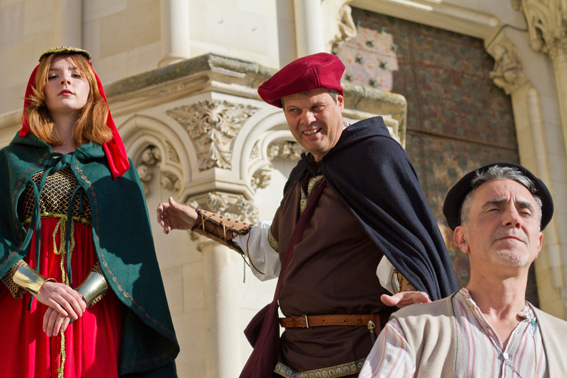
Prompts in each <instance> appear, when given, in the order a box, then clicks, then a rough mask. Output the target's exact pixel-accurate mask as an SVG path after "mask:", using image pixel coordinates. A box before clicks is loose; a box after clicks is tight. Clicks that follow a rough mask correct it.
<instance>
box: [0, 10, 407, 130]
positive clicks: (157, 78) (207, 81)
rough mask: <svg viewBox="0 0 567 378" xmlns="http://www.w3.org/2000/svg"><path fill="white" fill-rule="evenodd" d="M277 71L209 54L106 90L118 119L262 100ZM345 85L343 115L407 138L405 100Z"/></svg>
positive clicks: (142, 75)
mask: <svg viewBox="0 0 567 378" xmlns="http://www.w3.org/2000/svg"><path fill="white" fill-rule="evenodd" d="M325 3H326V2H325ZM325 3H323V4H325ZM343 3H344V2H343ZM276 71H277V70H276V69H273V68H268V67H265V66H262V65H260V64H258V63H255V62H250V61H245V60H240V59H234V58H228V57H224V56H220V55H216V54H205V55H201V56H198V57H195V58H191V59H187V60H184V61H182V62H178V63H174V64H170V65H168V66H164V67H161V68H157V69H155V70H152V71H148V72H144V73H141V74H139V75H134V76H131V77H128V78H125V79H122V80H118V81H116V82H113V83H110V84H108V85H106V86H105V91H106V94H107V97H108V101H109V104H110V106H111V108H112V115H113V116H114V117H115V118H116V117H119V116H121V115H126V114H131V113H133V112H137V111H140V110H143V109H147V108H150V107H153V106H157V105H160V104H167V103H169V102H172V101H173V100H177V99H179V98H187V97H191V96H193V95H197V94H202V93H204V92H207V91H210V92H211V91H214V92H216V93H224V94H229V95H234V96H238V97H241V98H244V99H255V100H261V99H260V97H259V95H258V93H257V89H258V87H259V86H260V85H261V84H262V83H263V82H264V81H266V80H267V79H269V78H270V77H271V76H272V75H273V74H274V73H275V72H276ZM342 86H343V88H344V94H345V112H348V111H351V112H362V113H368V114H372V115H390V116H392V117H393V118H394V119H395V120H396V121H397V122H398V124H399V131H400V133H401V134H404V133H405V124H406V114H407V103H406V99H405V98H404V97H403V96H402V95H399V94H395V93H390V92H382V91H380V90H377V89H372V88H367V87H362V86H357V85H352V84H348V83H342ZM12 118H15V116H14V117H11V118H10V120H11V119H12ZM1 120H2V119H1V118H0V121H1ZM1 126H2V123H0V127H1ZM400 139H401V140H402V141H403V140H405V137H403V136H401V138H400Z"/></svg>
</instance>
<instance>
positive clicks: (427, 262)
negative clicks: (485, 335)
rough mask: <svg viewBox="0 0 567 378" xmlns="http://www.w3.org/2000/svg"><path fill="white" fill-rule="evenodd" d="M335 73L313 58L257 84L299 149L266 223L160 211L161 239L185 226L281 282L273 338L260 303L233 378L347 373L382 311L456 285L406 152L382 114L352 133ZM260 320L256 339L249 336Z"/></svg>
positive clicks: (167, 207)
mask: <svg viewBox="0 0 567 378" xmlns="http://www.w3.org/2000/svg"><path fill="white" fill-rule="evenodd" d="M343 71H344V65H343V63H342V62H341V61H340V60H339V59H338V58H337V57H336V56H334V55H331V54H326V53H319V54H315V55H310V56H306V57H303V58H300V59H297V60H295V61H293V62H291V63H290V64H288V65H287V66H285V67H284V68H282V69H281V70H280V71H279V72H277V73H276V74H275V75H274V76H273V77H272V78H270V79H269V80H267V81H266V82H265V83H264V84H262V85H261V86H260V87H259V88H258V93H259V94H260V96H261V97H262V99H263V100H264V101H266V102H267V103H269V104H271V105H274V106H277V107H280V108H282V109H283V111H284V114H285V117H286V120H287V123H288V126H289V129H290V131H291V133H292V134H293V136H294V137H295V139H296V140H297V142H298V143H299V144H300V145H301V146H302V147H303V148H304V149H305V150H306V151H307V153H306V154H303V155H302V160H300V161H299V162H298V164H297V166H296V167H295V168H294V169H293V171H292V172H291V174H290V177H289V180H288V182H287V184H286V185H285V189H284V193H285V194H284V198H283V200H282V202H281V204H280V207H279V209H278V210H277V211H276V215H275V217H274V219H273V221H272V222H260V224H258V225H256V226H250V225H243V224H242V223H240V224H237V223H236V222H234V221H230V220H227V219H222V217H220V216H218V215H216V214H211V213H208V212H206V211H203V210H197V211H195V210H193V209H191V208H189V207H187V206H184V205H179V204H177V203H175V202H174V201H173V200H172V199H170V201H169V203H163V204H161V205H160V206H159V208H158V221H159V222H160V224H161V225H162V226H163V228H164V231H165V232H166V233H167V232H169V231H170V230H172V229H193V230H194V231H197V232H199V233H201V234H204V235H207V236H209V237H211V238H213V239H215V240H219V241H221V242H222V243H224V244H226V245H228V246H229V247H231V248H234V249H236V250H238V251H239V252H241V253H244V254H245V255H246V256H248V257H249V259H250V263H251V266H252V267H253V269H252V271H253V273H254V274H255V275H256V276H257V277H258V278H259V279H261V280H266V279H270V278H276V277H278V286H277V291H276V295H275V299H274V302H273V303H272V305H270V306H277V304H278V300H279V305H280V307H281V311H282V312H283V314H284V315H285V318H283V319H281V321H280V324H281V326H282V327H284V328H285V331H284V332H283V334H282V336H281V342H279V341H278V342H277V343H275V344H276V345H272V347H270V348H268V347H267V345H270V343H269V341H270V340H272V339H270V337H272V336H273V333H274V332H275V333H276V337H277V334H278V333H279V330H278V329H277V327H275V328H273V327H272V328H270V327H269V326H270V325H271V324H272V322H274V321H277V312H274V311H270V309H268V307H270V306H268V307H267V311H266V312H265V313H268V314H272V315H271V316H272V317H273V316H276V318H275V319H273V318H270V315H268V316H266V317H264V318H261V319H260V318H255V319H254V321H253V323H251V326H249V328H248V329H247V336H249V339H250V340H251V341H252V342H254V345H255V350H254V352H253V353H252V356H251V357H250V359H249V361H248V363H247V365H246V367H245V368H244V372H243V374H242V375H241V377H268V376H270V375H271V374H272V372H274V376H277V377H280V376H283V377H292V376H293V377H294V376H300V377H303V376H305V377H308V376H312V375H311V374H313V376H321V377H326V376H329V377H355V376H356V375H358V373H359V371H360V369H361V367H362V364H363V362H364V360H365V358H366V356H367V354H368V353H369V351H370V349H371V347H372V345H373V341H374V336H375V335H374V333H375V332H376V333H377V332H379V331H380V329H381V326H382V324H384V323H385V321H387V319H388V316H389V314H390V313H391V312H392V309H391V308H392V307H389V306H396V305H397V306H398V307H403V306H405V305H407V304H411V303H419V302H427V301H429V298H431V299H434V300H435V299H440V298H443V297H445V296H447V295H449V294H450V293H452V292H453V291H455V290H456V289H457V283H456V278H455V275H454V272H453V268H452V265H451V261H450V259H449V256H448V253H447V250H446V247H445V244H444V242H443V238H442V237H441V234H440V232H439V229H438V227H437V223H436V221H435V219H434V218H433V216H432V214H431V211H430V209H429V206H428V204H427V202H426V200H425V198H424V195H423V193H422V190H421V187H420V184H419V181H418V178H417V175H416V172H415V170H414V168H413V166H412V164H411V162H410V161H409V158H408V157H407V155H406V153H405V151H404V150H403V148H402V147H401V146H400V144H399V143H398V142H396V141H395V140H394V139H392V138H391V137H390V134H389V132H388V129H387V128H386V126H385V124H384V121H383V120H382V118H381V117H376V118H372V119H368V120H364V121H360V122H357V123H355V124H353V125H350V126H348V125H346V124H345V122H344V121H343V117H342V112H343V109H344V106H345V104H344V98H343V89H342V87H341V84H340V79H341V76H342V74H343ZM389 262H391V264H392V265H393V267H394V269H392V270H391V271H392V273H391V274H388V277H387V278H386V279H382V280H381V281H379V278H378V277H377V269H378V265H379V264H380V265H381V266H387V265H388V264H389ZM390 266H391V265H390ZM380 270H381V269H380ZM381 282H382V285H381ZM391 283H393V286H395V287H396V286H397V287H398V290H397V291H402V292H400V293H397V294H395V295H393V296H390V295H389V294H390V292H389V291H388V290H387V289H386V288H385V287H390V286H391ZM392 291H393V290H392ZM381 298H382V300H383V301H384V302H382V300H381ZM271 309H272V310H273V307H272V308H271ZM265 313H264V312H262V313H261V314H259V315H258V317H262V316H264V314H265ZM273 314H276V315H273ZM259 320H263V323H262V324H263V326H264V328H263V329H262V330H261V331H259V333H260V336H258V335H257V333H258V332H256V334H254V332H253V331H254V330H255V329H254V327H253V325H254V324H256V323H260V322H259ZM268 328H269V330H268ZM369 330H370V332H369ZM250 334H252V335H251V337H250ZM267 349H269V351H267ZM259 369H266V370H265V371H264V370H259Z"/></svg>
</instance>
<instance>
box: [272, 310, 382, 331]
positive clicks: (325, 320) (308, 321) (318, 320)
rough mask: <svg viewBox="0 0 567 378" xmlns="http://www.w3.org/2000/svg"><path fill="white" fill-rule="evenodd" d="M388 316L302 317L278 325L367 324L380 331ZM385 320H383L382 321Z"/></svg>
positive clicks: (292, 317) (300, 326)
mask: <svg viewBox="0 0 567 378" xmlns="http://www.w3.org/2000/svg"><path fill="white" fill-rule="evenodd" d="M383 315H384V316H383ZM389 316H390V314H373V315H309V316H307V315H303V316H290V317H287V318H280V324H281V326H282V327H284V328H310V327H320V326H347V325H351V326H368V322H369V321H372V322H374V323H375V326H376V328H378V331H379V329H381V328H382V327H383V325H384V324H386V322H387V321H388V317H389ZM382 318H385V319H382Z"/></svg>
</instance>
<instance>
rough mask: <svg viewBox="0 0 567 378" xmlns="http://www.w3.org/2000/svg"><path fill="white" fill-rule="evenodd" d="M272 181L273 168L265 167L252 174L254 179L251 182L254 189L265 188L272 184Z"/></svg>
mask: <svg viewBox="0 0 567 378" xmlns="http://www.w3.org/2000/svg"><path fill="white" fill-rule="evenodd" d="M271 181H272V168H271V167H264V168H260V169H258V170H257V171H256V172H254V174H253V175H252V180H251V182H250V185H251V186H252V189H254V190H257V189H264V188H266V187H267V186H268V185H270V182H271Z"/></svg>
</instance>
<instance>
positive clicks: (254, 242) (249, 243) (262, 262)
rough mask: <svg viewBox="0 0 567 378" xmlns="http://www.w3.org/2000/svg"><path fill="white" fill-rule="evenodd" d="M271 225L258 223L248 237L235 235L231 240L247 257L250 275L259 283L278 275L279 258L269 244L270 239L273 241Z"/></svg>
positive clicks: (271, 243)
mask: <svg viewBox="0 0 567 378" xmlns="http://www.w3.org/2000/svg"><path fill="white" fill-rule="evenodd" d="M271 225H272V222H269V221H268V222H259V223H258V224H257V225H256V226H254V227H252V228H251V229H250V233H249V234H248V235H237V236H236V237H235V238H234V239H232V240H233V241H234V242H235V243H236V244H238V246H239V247H240V248H241V249H242V251H243V252H244V255H245V256H248V258H249V259H250V265H251V270H252V273H253V274H254V275H255V276H256V277H257V278H258V279H259V280H260V281H267V280H271V279H273V278H277V277H278V276H279V274H280V267H281V263H280V257H279V254H278V252H277V250H274V248H273V241H272V242H270V239H273V236H272V234H271V231H270V226H271ZM274 240H275V239H274ZM276 243H277V242H276ZM254 267H256V269H258V270H259V271H260V272H258V271H257V270H256V269H254ZM262 273H263V274H262Z"/></svg>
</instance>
